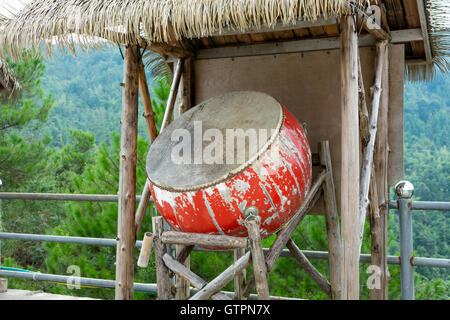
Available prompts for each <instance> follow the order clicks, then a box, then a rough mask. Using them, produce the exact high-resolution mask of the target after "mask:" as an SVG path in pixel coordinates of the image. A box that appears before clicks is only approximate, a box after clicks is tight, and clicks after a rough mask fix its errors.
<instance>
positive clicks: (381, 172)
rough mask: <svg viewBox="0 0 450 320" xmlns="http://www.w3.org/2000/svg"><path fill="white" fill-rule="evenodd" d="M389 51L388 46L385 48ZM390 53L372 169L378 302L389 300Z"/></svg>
mask: <svg viewBox="0 0 450 320" xmlns="http://www.w3.org/2000/svg"><path fill="white" fill-rule="evenodd" d="M386 50H388V51H389V47H388V48H387V49H386ZM388 57H389V54H388V53H386V55H385V59H386V60H385V62H384V63H383V68H384V71H383V77H382V82H381V87H382V89H383V91H382V93H381V101H380V107H379V111H378V128H377V135H376V139H375V153H374V168H375V177H376V188H377V198H378V204H377V206H378V209H379V210H378V216H375V217H374V218H373V220H372V221H371V230H372V231H371V232H372V258H371V263H372V265H376V266H378V267H379V268H380V271H381V279H380V284H381V287H380V289H373V290H372V291H371V298H372V299H377V300H387V299H388V281H389V270H388V267H387V224H388V221H387V219H388V214H389V209H388V207H387V205H386V203H387V201H389V185H388V163H389V162H388V158H389V142H388V136H389V135H388V110H389V73H388V72H389V60H388Z"/></svg>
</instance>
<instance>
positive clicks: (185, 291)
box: [175, 244, 191, 300]
mask: <svg viewBox="0 0 450 320" xmlns="http://www.w3.org/2000/svg"><path fill="white" fill-rule="evenodd" d="M185 247H186V246H183V245H179V244H177V245H176V252H177V260H178V256H179V255H180V253H182V252H183V249H184V248H185ZM188 257H189V256H188ZM188 257H186V259H184V260H185V261H183V262H181V263H182V264H183V265H184V266H185V267H186V269H188V270H189V268H190V264H191V263H190V260H189V259H188ZM175 287H176V289H177V293H176V295H175V299H177V300H186V299H187V298H189V297H190V286H189V280H186V279H185V278H183V277H181V276H179V275H177V277H176V280H175Z"/></svg>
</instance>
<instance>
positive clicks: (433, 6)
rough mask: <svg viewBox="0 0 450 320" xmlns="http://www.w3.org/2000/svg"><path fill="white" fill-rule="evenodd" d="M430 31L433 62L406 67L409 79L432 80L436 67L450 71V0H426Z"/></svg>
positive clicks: (444, 71)
mask: <svg viewBox="0 0 450 320" xmlns="http://www.w3.org/2000/svg"><path fill="white" fill-rule="evenodd" d="M426 9H427V11H428V32H429V35H430V42H431V49H432V53H433V59H432V63H430V64H424V65H411V66H407V68H406V76H407V78H408V80H409V81H413V82H415V81H431V80H433V79H434V76H435V74H436V69H438V70H440V71H441V72H443V73H447V72H449V71H450V1H449V0H426Z"/></svg>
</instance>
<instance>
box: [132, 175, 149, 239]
mask: <svg viewBox="0 0 450 320" xmlns="http://www.w3.org/2000/svg"><path fill="white" fill-rule="evenodd" d="M151 195H152V194H151V192H150V185H149V184H148V182H147V179H145V185H144V190H143V191H142V196H141V201H140V202H139V205H138V208H137V210H136V218H135V222H134V225H135V228H136V239H137V236H138V234H139V230H140V229H141V225H142V220H144V215H145V211H146V210H147V207H148V203H149V202H150V197H151Z"/></svg>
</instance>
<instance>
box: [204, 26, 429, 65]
mask: <svg viewBox="0 0 450 320" xmlns="http://www.w3.org/2000/svg"><path fill="white" fill-rule="evenodd" d="M414 30H415V29H406V30H395V31H392V32H391V36H392V40H391V41H390V42H391V43H404V42H410V41H412V40H411V39H423V36H421V35H419V34H417V31H414ZM417 41H420V40H417ZM375 44H376V39H375V38H374V37H373V36H372V35H370V34H362V35H361V36H359V39H358V45H359V46H360V47H372V46H374V45H375ZM339 47H340V38H339V37H327V38H317V39H303V40H291V41H283V42H265V43H260V44H251V45H239V46H226V47H219V48H210V49H201V50H199V51H198V53H197V56H196V57H195V59H197V60H201V59H221V58H234V57H247V56H260V55H272V54H282V53H294V52H308V51H317V50H333V49H339Z"/></svg>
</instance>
